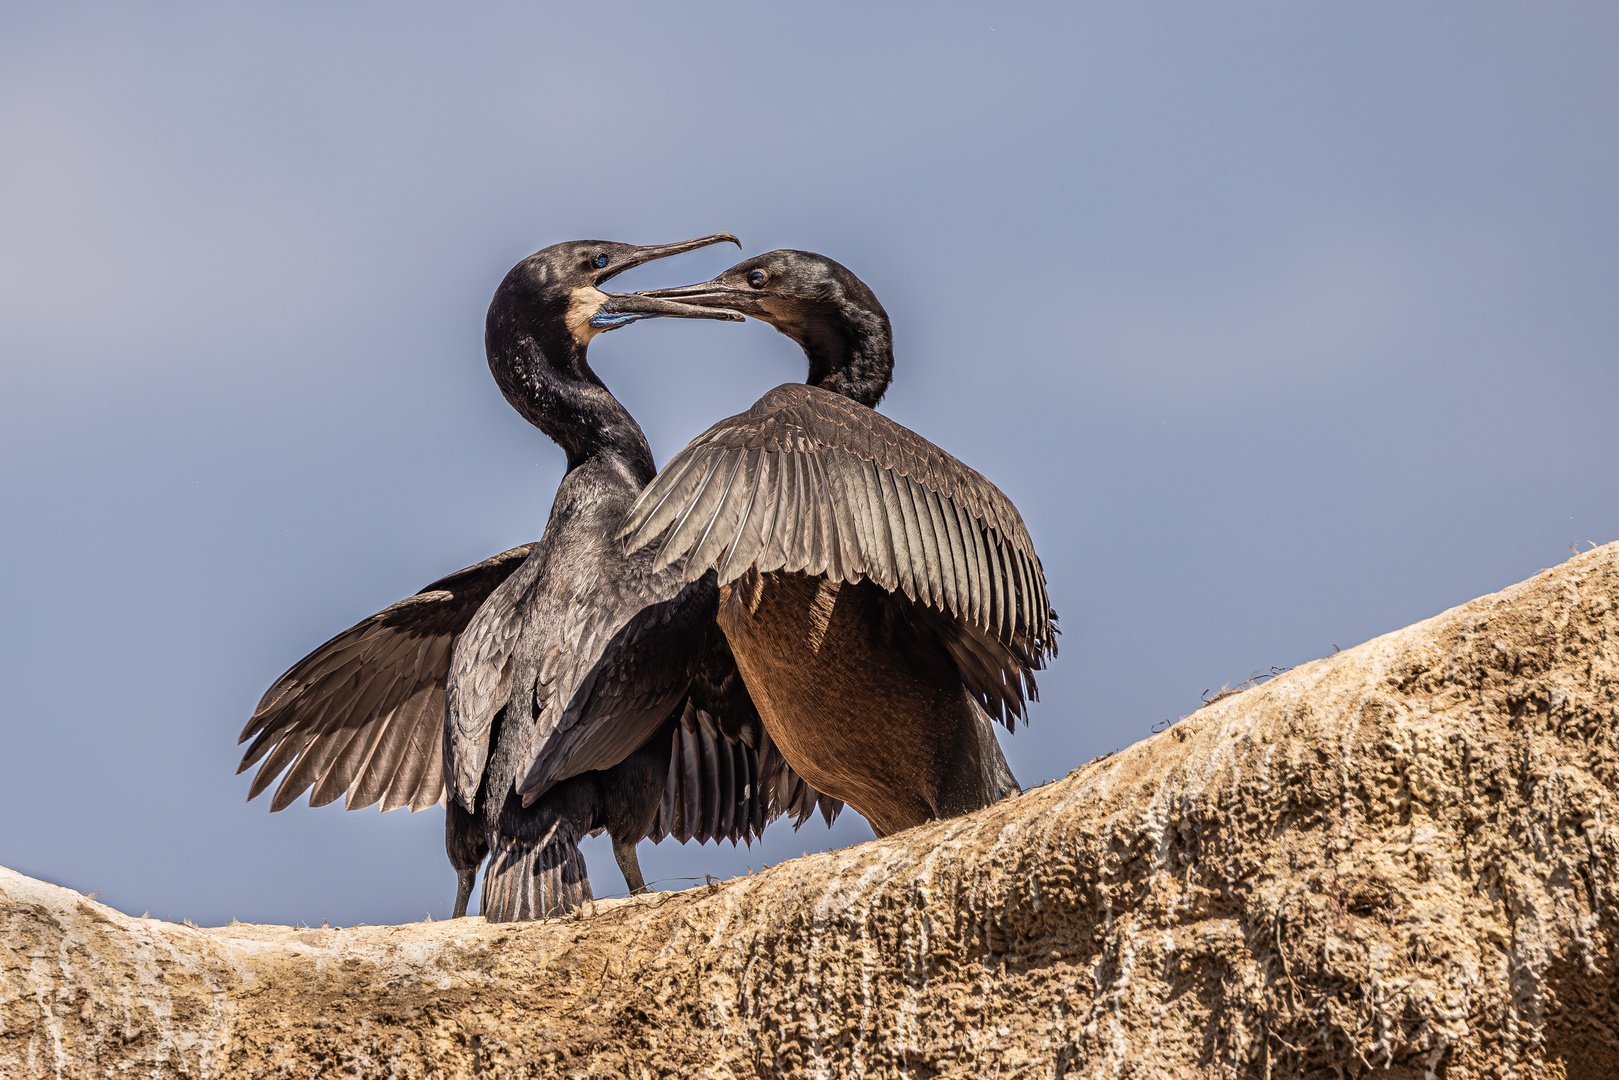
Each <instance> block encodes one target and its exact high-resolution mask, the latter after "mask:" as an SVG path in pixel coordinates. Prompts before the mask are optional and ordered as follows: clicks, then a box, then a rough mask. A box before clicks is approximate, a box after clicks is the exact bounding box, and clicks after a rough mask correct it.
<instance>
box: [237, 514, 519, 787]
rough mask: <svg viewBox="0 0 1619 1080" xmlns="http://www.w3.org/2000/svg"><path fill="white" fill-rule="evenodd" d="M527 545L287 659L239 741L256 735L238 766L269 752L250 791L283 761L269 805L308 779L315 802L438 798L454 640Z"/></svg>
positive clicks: (248, 765)
mask: <svg viewBox="0 0 1619 1080" xmlns="http://www.w3.org/2000/svg"><path fill="white" fill-rule="evenodd" d="M533 548H534V545H533V544H525V545H523V546H522V547H516V548H512V549H511V550H510V551H505V552H502V553H501V554H499V555H496V556H495V557H494V558H492V559H485V560H484V561H483V562H481V563H478V564H477V565H476V566H469V567H467V568H466V569H465V570H460V571H457V572H456V573H454V574H450V575H449V576H448V577H443V578H440V579H439V580H438V581H435V582H433V583H432V584H431V585H429V586H427V588H425V589H423V590H422V591H421V592H419V593H417V594H416V595H415V596H411V597H407V598H406V599H404V600H401V601H399V603H397V604H394V605H392V606H391V607H388V608H386V609H384V610H383V611H380V612H378V613H377V614H375V615H373V616H371V617H370V618H369V619H366V620H365V621H364V622H361V623H359V624H358V625H356V626H353V627H351V628H349V629H348V630H345V631H343V633H341V634H339V635H337V636H336V637H334V638H332V639H331V640H330V641H328V642H327V643H326V644H324V645H322V646H321V647H320V648H318V649H316V650H315V651H314V652H312V653H310V654H309V655H308V656H306V657H304V658H303V659H302V660H300V661H298V663H296V664H294V665H293V667H292V668H291V670H289V671H288V672H287V673H286V674H285V675H283V676H281V678H279V679H277V680H276V682H275V685H273V686H271V687H270V689H269V691H268V692H266V693H265V695H264V697H263V699H262V700H261V701H260V702H259V704H258V708H256V709H254V710H253V717H252V719H250V720H249V721H248V722H247V726H246V727H245V728H243V729H242V734H241V738H240V739H239V740H238V741H239V742H246V741H247V740H248V739H252V740H253V742H252V745H250V746H249V747H248V748H247V752H246V753H245V754H244V755H243V757H242V764H241V766H240V767H239V768H238V769H237V770H236V771H237V772H239V773H240V772H244V771H246V770H247V769H249V768H251V767H252V766H253V765H254V764H255V763H256V762H258V761H259V760H260V759H261V758H262V759H265V760H264V764H263V765H261V766H260V767H259V771H258V773H257V775H255V776H254V778H253V784H252V787H251V788H250V789H249V790H248V798H249V799H252V798H256V797H257V796H258V795H259V794H260V793H262V792H263V791H264V789H265V788H267V787H268V786H269V785H270V783H271V782H272V781H273V780H275V778H276V777H277V776H279V775H280V774H281V773H282V772H283V770H286V777H285V778H284V779H283V780H282V781H281V784H280V786H279V787H278V788H277V789H276V792H275V795H274V797H273V798H272V799H271V801H270V809H271V810H272V811H273V810H281V809H284V808H285V807H287V806H289V805H291V804H292V803H293V802H294V801H296V800H297V799H298V797H299V796H300V795H302V794H303V793H304V792H305V791H306V790H308V789H309V788H310V787H311V786H313V788H314V791H313V792H312V793H311V794H310V797H309V803H310V805H311V806H325V805H326V804H327V803H330V802H332V801H334V800H335V799H337V798H338V796H340V795H343V794H345V793H347V795H348V800H347V806H348V809H350V810H357V809H360V808H362V807H366V806H371V805H372V804H374V803H380V804H381V808H382V809H383V810H393V809H396V808H398V807H401V806H408V807H410V808H411V809H412V810H420V809H422V808H423V807H426V806H431V805H433V804H434V803H436V802H438V801H439V798H440V796H441V794H442V793H443V790H444V780H443V773H442V766H441V760H442V754H441V750H440V739H441V737H442V736H441V732H442V730H443V723H444V689H445V676H446V674H447V673H448V671H449V666H450V654H451V649H452V646H453V645H454V642H455V640H456V637H457V636H458V635H459V634H460V633H461V632H462V631H463V630H465V629H466V627H467V624H468V623H469V622H471V620H472V618H473V615H474V613H475V612H476V611H477V610H478V608H479V606H480V605H481V604H482V603H483V602H484V601H485V600H486V599H488V597H489V596H490V594H491V593H493V592H494V591H495V590H496V589H497V588H498V587H499V586H500V585H501V584H502V583H503V582H505V581H506V580H507V579H508V578H509V577H510V576H511V574H512V573H513V571H515V570H516V569H517V568H518V567H519V566H521V565H522V563H523V561H524V560H525V559H527V558H528V556H529V553H530V552H531V551H532V550H533ZM266 755H268V757H267V758H266ZM289 766H290V767H291V768H290V769H288V767H289Z"/></svg>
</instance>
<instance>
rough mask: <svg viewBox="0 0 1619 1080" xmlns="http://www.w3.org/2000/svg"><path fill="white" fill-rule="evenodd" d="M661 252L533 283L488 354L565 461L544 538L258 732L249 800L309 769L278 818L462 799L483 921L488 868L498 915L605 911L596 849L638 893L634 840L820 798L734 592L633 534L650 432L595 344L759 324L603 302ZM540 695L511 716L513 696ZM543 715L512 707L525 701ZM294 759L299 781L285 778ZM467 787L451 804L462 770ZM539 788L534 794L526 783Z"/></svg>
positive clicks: (505, 556) (326, 671)
mask: <svg viewBox="0 0 1619 1080" xmlns="http://www.w3.org/2000/svg"><path fill="white" fill-rule="evenodd" d="M720 241H731V242H733V243H734V242H735V240H734V238H733V237H730V236H728V235H724V234H719V235H715V236H709V237H703V238H701V239H699V240H693V241H688V242H685V243H681V244H670V245H663V246H659V247H632V246H630V245H626V244H614V243H605V242H588V241H581V242H575V243H568V244H559V245H555V246H553V247H550V248H547V249H545V250H544V251H541V252H539V253H537V254H535V255H533V256H531V257H530V258H528V259H525V260H524V261H523V262H521V263H519V264H518V265H517V266H516V267H514V268H513V269H512V271H511V273H509V274H508V275H507V276H506V279H505V280H504V281H503V282H502V283H501V285H500V287H499V289H497V291H496V293H495V297H494V300H493V302H492V303H491V305H490V310H489V316H488V320H487V324H486V331H485V346H486V351H487V353H488V357H489V364H490V369H491V371H492V372H493V373H494V375H495V378H496V381H497V382H498V383H499V385H500V387H501V390H502V392H503V393H505V395H506V397H507V399H508V400H509V401H510V402H511V403H512V405H513V406H514V407H516V408H517V410H518V411H519V412H520V413H522V414H523V416H524V417H525V418H527V419H528V420H530V421H531V422H533V423H534V424H535V425H536V426H538V427H540V428H541V429H542V430H543V431H545V432H546V434H548V435H550V436H551V437H552V438H553V439H555V440H556V441H557V442H558V443H559V444H560V445H561V446H562V447H563V448H564V449H565V450H566V452H567V454H568V472H567V475H566V476H565V477H564V479H563V481H562V484H561V486H560V488H559V490H558V493H557V497H556V501H555V504H554V506H553V508H552V512H551V518H550V521H549V523H548V525H547V527H546V532H545V534H544V536H543V537H542V538H541V539H540V541H539V542H538V543H535V544H526V545H523V546H521V547H517V548H513V549H512V550H510V551H507V552H504V553H502V554H500V555H497V556H495V557H494V558H492V559H488V560H485V561H484V562H482V563H479V564H477V565H476V566H472V567H469V568H467V569H465V570H462V571H459V572H457V573H455V574H451V575H449V576H448V577H445V578H442V579H440V580H439V581H436V582H434V583H433V584H431V585H429V586H428V587H427V588H426V589H423V590H422V591H421V592H420V593H418V594H417V595H415V596H413V597H410V598H408V599H406V600H403V601H400V602H399V603H397V604H394V605H392V606H391V607H389V608H387V609H386V610H384V611H382V612H380V613H379V614H377V615H374V616H372V617H371V618H369V619H367V620H365V621H364V622H362V623H360V624H359V625H357V626H355V627H353V628H351V629H349V630H347V631H345V632H344V633H342V634H339V635H338V636H337V637H335V638H333V639H332V640H331V641H329V642H327V643H326V644H325V645H323V646H321V647H320V648H319V649H317V650H315V652H313V653H311V654H310V655H309V656H307V657H305V658H304V659H303V660H301V661H299V663H298V664H296V665H294V666H293V668H292V669H291V670H290V671H288V672H287V673H286V674H285V675H283V676H282V677H281V679H279V680H278V681H277V682H276V684H275V685H274V686H272V687H271V688H270V690H269V692H267V693H266V694H265V696H264V699H263V700H262V701H261V702H260V703H259V707H258V708H257V709H256V710H255V711H254V715H253V718H252V720H250V721H249V723H248V725H247V727H246V729H245V730H244V731H243V733H242V741H246V740H247V739H249V738H253V739H254V742H253V743H252V745H251V746H250V747H249V748H248V750H247V752H246V754H245V755H244V757H243V760H242V764H241V768H240V769H239V770H238V771H241V770H245V769H247V768H249V767H251V766H252V765H253V764H254V763H255V762H257V761H259V760H260V759H261V758H265V757H266V755H268V757H267V759H266V760H265V761H264V764H263V765H262V766H261V767H260V769H259V772H258V775H257V776H256V777H255V778H254V782H253V785H252V787H251V789H250V791H249V795H248V797H249V798H253V797H255V796H257V795H258V794H259V793H260V792H262V791H263V790H264V789H265V788H266V787H267V786H268V785H269V784H270V782H271V781H273V780H274V779H275V777H276V776H277V775H278V774H280V773H281V772H282V771H283V770H284V769H285V770H288V771H287V775H286V777H285V778H284V779H283V780H282V782H281V785H280V787H279V788H278V789H277V791H276V794H275V796H274V799H273V800H272V804H271V809H272V810H280V809H282V808H283V807H285V806H287V805H289V804H291V803H292V802H293V801H295V800H296V799H297V798H298V797H299V796H300V795H301V794H302V793H303V792H304V791H305V790H307V789H309V788H310V787H311V786H313V788H314V791H313V792H312V793H311V796H310V802H311V804H312V805H324V804H325V803H328V802H331V801H333V800H335V799H336V798H337V797H338V796H340V795H342V794H344V793H345V792H346V793H347V795H348V807H349V809H356V808H359V807H363V806H369V805H372V804H374V803H380V804H381V806H382V808H383V809H384V810H387V809H393V808H395V807H398V806H409V807H411V808H412V809H413V810H414V809H420V808H421V807H424V806H427V805H430V804H431V803H434V802H438V801H441V799H442V800H443V801H444V802H445V803H446V814H447V817H446V825H445V846H446V849H447V851H448V853H449V856H450V860H451V862H452V864H454V865H455V867H456V870H457V877H458V889H457V896H456V905H455V914H456V915H457V916H460V915H463V914H465V911H466V905H467V901H468V898H469V896H470V894H471V889H472V884H473V880H474V877H475V875H476V873H477V869H478V866H479V864H480V863H481V862H482V860H483V858H484V856H485V854H486V853H487V852H489V851H491V850H493V852H494V853H495V858H494V859H493V860H492V862H491V865H490V869H489V871H488V872H487V873H486V874H485V878H484V898H483V903H482V909H483V913H484V915H485V916H486V917H488V918H490V919H492V920H496V921H504V920H510V919H522V918H535V917H540V916H544V915H551V914H558V913H561V912H563V911H566V910H568V909H569V908H571V907H573V906H575V905H577V904H578V903H579V902H580V901H581V900H583V899H586V898H588V897H589V895H590V892H589V881H588V878H587V877H586V876H585V871H584V866H583V861H582V859H581V858H580V856H579V852H578V848H577V843H578V840H579V838H580V837H581V836H582V835H584V834H585V833H587V832H592V831H596V830H600V829H606V831H607V832H608V833H609V834H610V835H611V836H612V838H613V852H614V855H615V856H616V857H617V860H618V862H619V866H620V867H621V868H622V870H623V871H624V876H625V881H626V883H627V884H628V885H629V887H630V890H631V891H632V892H639V891H641V890H642V889H643V888H644V882H643V881H642V878H641V874H640V869H639V866H638V864H637V860H636V857H635V844H636V842H637V841H638V840H640V839H641V838H642V837H644V836H649V837H651V838H653V839H654V840H657V839H661V838H662V837H663V836H665V835H674V836H675V837H676V838H677V839H679V840H681V841H685V840H687V839H690V838H693V837H695V838H697V839H699V840H708V839H719V838H726V839H730V840H732V842H733V843H734V842H735V841H736V840H737V839H739V838H742V839H751V838H752V837H754V836H757V835H759V833H760V832H762V831H763V828H764V826H765V824H766V823H767V822H768V821H769V820H771V819H773V818H774V817H776V816H778V815H779V814H781V813H782V812H784V811H785V812H788V813H795V814H796V815H797V816H798V819H799V821H800V822H802V821H803V820H804V819H805V818H806V817H807V816H808V815H809V814H810V812H811V811H812V810H813V809H814V808H815V807H816V806H817V805H818V806H819V807H820V809H821V811H822V813H823V814H825V815H828V816H830V815H831V814H833V813H835V812H836V809H837V805H836V803H835V802H834V801H833V800H830V799H828V798H826V797H824V796H820V795H819V793H818V792H816V791H814V790H813V789H812V788H810V787H809V786H808V785H806V784H804V783H803V782H802V781H801V780H799V778H798V777H796V776H795V775H794V774H793V773H792V770H791V769H789V768H787V767H786V766H785V764H784V763H783V762H782V759H781V756H780V754H779V753H778V752H777V751H776V750H775V749H774V748H773V747H772V746H771V744H770V740H769V738H768V736H767V735H765V734H764V731H763V728H762V726H761V725H760V722H759V719H758V715H757V712H756V711H755V710H754V708H753V706H752V703H751V701H750V700H749V699H748V697H747V694H746V691H745V690H744V689H743V687H742V684H741V679H740V677H739V676H738V674H737V672H736V668H735V662H734V661H733V660H732V658H731V656H730V653H729V650H728V648H727V647H726V645H725V642H724V639H723V636H722V635H721V634H719V633H717V632H714V630H713V629H712V628H713V626H714V609H715V607H716V605H717V600H718V589H717V585H716V583H715V581H714V576H713V575H709V576H708V577H707V578H706V579H700V580H698V581H695V582H692V583H689V584H688V583H687V582H685V581H684V580H683V579H681V578H680V577H679V576H678V575H677V574H676V573H673V572H660V571H654V570H653V569H652V568H651V563H652V561H653V560H652V558H651V553H647V554H645V555H639V556H631V555H626V554H625V552H624V551H623V548H622V547H621V545H619V544H618V543H616V542H614V541H613V540H612V538H611V533H612V531H613V528H614V527H615V526H616V524H617V522H618V520H619V519H620V518H621V517H622V515H623V513H624V511H625V510H626V509H627V508H628V506H629V505H630V503H631V502H632V501H633V500H634V497H635V496H636V494H638V493H639V492H640V490H641V488H642V487H643V486H645V484H646V482H647V481H648V480H650V479H651V477H652V475H653V473H654V467H653V462H652V455H651V451H650V449H649V448H648V446H647V443H646V439H645V437H644V436H643V435H642V433H641V429H640V428H639V426H637V425H636V423H635V421H634V420H633V419H632V418H631V417H630V416H629V414H628V412H627V411H626V410H625V409H624V408H623V406H622V405H620V404H619V402H618V401H617V400H616V399H615V398H614V397H613V396H612V394H611V393H610V392H609V391H608V390H607V388H606V387H605V386H604V385H603V384H602V382H601V381H600V379H598V378H597V377H596V375H595V373H594V372H593V371H591V369H590V366H589V364H588V363H587V361H586V348H587V345H588V343H589V340H590V338H591V337H592V336H594V334H596V333H599V332H601V331H603V330H609V329H614V328H616V327H618V326H622V325H625V324H627V323H629V322H633V321H636V320H638V319H643V318H654V317H658V316H662V315H680V316H683V317H688V318H731V319H739V318H740V316H739V315H736V314H735V313H731V312H725V311H718V310H714V309H703V308H698V307H693V306H691V305H686V304H682V303H679V302H674V301H666V300H660V299H657V298H648V297H639V296H634V295H613V296H609V295H608V294H605V293H602V292H600V291H599V290H598V288H597V286H599V285H601V284H603V283H605V282H606V281H607V280H608V279H609V278H611V277H613V276H614V275H616V274H618V273H620V272H622V271H624V270H627V269H629V268H630V267H633V266H637V265H640V264H641V263H644V262H647V261H649V260H651V259H656V258H662V257H665V256H668V255H674V254H677V253H679V252H683V251H689V250H692V249H694V248H697V247H701V246H704V245H706V244H712V243H717V242H720ZM514 686H515V687H519V688H523V689H521V690H520V691H519V693H518V695H517V696H516V698H515V699H514V698H513V697H512V693H511V688H512V687H514ZM514 701H515V702H517V703H521V704H523V705H527V706H528V707H527V708H520V709H516V710H514V709H513V708H512V707H511V706H512V704H513V702H514ZM289 766H290V769H289V768H288V767H289ZM446 776H448V777H449V779H450V783H449V785H448V792H446V791H445V786H446V785H445V777H446ZM524 776H526V777H527V778H528V779H529V781H530V784H529V796H528V798H527V800H526V805H525V800H524V799H522V798H520V797H519V796H518V795H517V793H516V789H515V781H516V780H517V779H518V778H519V777H524Z"/></svg>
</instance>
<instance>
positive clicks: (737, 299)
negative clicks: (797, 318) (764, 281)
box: [640, 278, 769, 318]
mask: <svg viewBox="0 0 1619 1080" xmlns="http://www.w3.org/2000/svg"><path fill="white" fill-rule="evenodd" d="M640 295H642V296H644V297H646V298H647V299H649V300H677V301H679V302H681V303H684V304H694V305H697V306H699V307H707V308H722V307H723V308H731V309H733V310H736V311H740V312H742V313H743V314H744V315H752V316H753V317H754V318H761V317H764V316H766V315H768V314H769V312H767V311H766V310H765V308H764V300H765V294H764V293H761V292H760V291H759V290H757V289H749V288H741V287H739V286H736V285H727V284H726V283H725V282H723V281H721V280H719V279H718V278H716V279H714V280H713V281H700V282H698V283H697V284H696V285H681V286H678V287H676V288H673V289H648V290H647V291H646V292H644V293H641V294H640Z"/></svg>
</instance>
